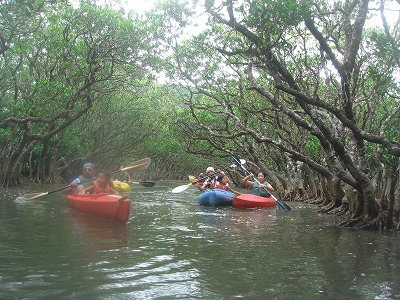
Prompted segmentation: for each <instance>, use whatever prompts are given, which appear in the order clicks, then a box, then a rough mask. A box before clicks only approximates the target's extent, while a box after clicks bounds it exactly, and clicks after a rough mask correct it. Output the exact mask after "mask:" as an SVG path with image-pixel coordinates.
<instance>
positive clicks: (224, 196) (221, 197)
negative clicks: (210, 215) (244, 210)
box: [197, 189, 235, 207]
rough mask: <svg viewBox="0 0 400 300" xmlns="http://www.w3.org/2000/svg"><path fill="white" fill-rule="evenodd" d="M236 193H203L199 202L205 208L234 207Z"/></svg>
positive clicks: (223, 191) (215, 190)
mask: <svg viewBox="0 0 400 300" xmlns="http://www.w3.org/2000/svg"><path fill="white" fill-rule="evenodd" d="M234 196H235V194H234V193H231V192H229V191H225V190H220V189H211V190H208V191H205V192H203V193H201V194H200V195H199V196H198V197H197V200H198V201H199V204H200V205H204V206H211V207H217V206H232V204H233V197H234Z"/></svg>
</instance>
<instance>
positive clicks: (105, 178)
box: [96, 172, 111, 186]
mask: <svg viewBox="0 0 400 300" xmlns="http://www.w3.org/2000/svg"><path fill="white" fill-rule="evenodd" d="M96 180H97V183H98V184H99V185H102V186H103V185H106V184H108V183H109V182H110V180H111V174H110V173H107V172H100V173H99V174H98V175H97V179H96Z"/></svg>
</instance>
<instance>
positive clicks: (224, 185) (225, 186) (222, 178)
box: [215, 174, 241, 195]
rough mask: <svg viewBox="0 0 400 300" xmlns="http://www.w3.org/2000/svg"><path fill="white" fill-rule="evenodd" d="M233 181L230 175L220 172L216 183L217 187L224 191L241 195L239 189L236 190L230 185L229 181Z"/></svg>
mask: <svg viewBox="0 0 400 300" xmlns="http://www.w3.org/2000/svg"><path fill="white" fill-rule="evenodd" d="M230 182H231V180H230V179H229V177H228V176H227V175H225V174H218V177H217V181H216V183H215V188H216V189H220V190H224V191H229V192H231V193H234V194H235V195H240V194H241V193H240V192H238V191H235V190H234V189H232V188H231V187H230V186H229V183H230Z"/></svg>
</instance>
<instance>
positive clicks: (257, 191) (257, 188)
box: [242, 171, 275, 197]
mask: <svg viewBox="0 0 400 300" xmlns="http://www.w3.org/2000/svg"><path fill="white" fill-rule="evenodd" d="M250 177H252V178H254V175H253V174H250V175H247V176H246V177H245V178H243V180H242V181H243V183H244V184H245V185H247V186H248V187H251V193H252V194H254V195H258V196H263V197H269V196H270V193H269V192H271V193H272V192H275V189H274V188H273V187H272V185H271V184H270V183H268V181H267V180H265V174H264V172H261V171H260V172H258V173H257V180H258V182H257V181H250V180H249V179H250ZM258 183H260V184H258ZM268 191H269V192H268Z"/></svg>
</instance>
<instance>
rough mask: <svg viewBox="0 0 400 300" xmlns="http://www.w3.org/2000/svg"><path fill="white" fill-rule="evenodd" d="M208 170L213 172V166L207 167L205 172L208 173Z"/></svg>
mask: <svg viewBox="0 0 400 300" xmlns="http://www.w3.org/2000/svg"><path fill="white" fill-rule="evenodd" d="M210 171H213V172H214V168H213V167H208V168H207V170H206V173H208V172H210Z"/></svg>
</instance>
